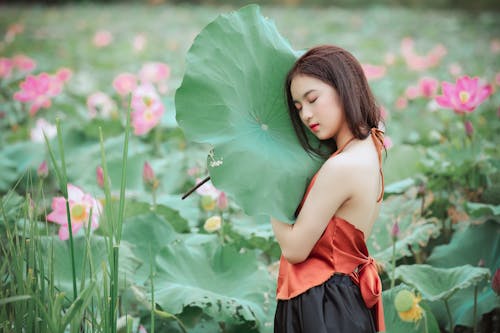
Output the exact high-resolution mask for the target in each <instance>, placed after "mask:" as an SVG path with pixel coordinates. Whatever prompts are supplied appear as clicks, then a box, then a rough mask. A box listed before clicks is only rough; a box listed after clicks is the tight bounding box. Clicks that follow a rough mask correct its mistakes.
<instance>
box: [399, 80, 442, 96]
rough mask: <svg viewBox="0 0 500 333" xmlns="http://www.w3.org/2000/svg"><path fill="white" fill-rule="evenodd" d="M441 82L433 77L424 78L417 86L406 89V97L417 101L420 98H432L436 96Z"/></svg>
mask: <svg viewBox="0 0 500 333" xmlns="http://www.w3.org/2000/svg"><path fill="white" fill-rule="evenodd" d="M438 85H439V82H438V81H437V80H436V79H434V78H432V77H424V78H421V79H420V80H419V81H418V85H417V86H410V87H408V88H407V89H406V93H405V94H406V97H407V98H408V99H415V98H418V97H425V98H432V97H434V96H435V95H436V92H437V89H438Z"/></svg>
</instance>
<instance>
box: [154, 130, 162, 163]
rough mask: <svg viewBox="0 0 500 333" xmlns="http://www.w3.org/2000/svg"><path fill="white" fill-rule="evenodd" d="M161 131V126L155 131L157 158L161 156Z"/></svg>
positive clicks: (155, 152)
mask: <svg viewBox="0 0 500 333" xmlns="http://www.w3.org/2000/svg"><path fill="white" fill-rule="evenodd" d="M160 145H161V130H160V126H159V124H158V125H156V127H155V129H154V139H153V151H154V154H155V155H156V156H160V155H161V154H160Z"/></svg>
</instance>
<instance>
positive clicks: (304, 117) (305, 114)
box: [300, 105, 312, 122]
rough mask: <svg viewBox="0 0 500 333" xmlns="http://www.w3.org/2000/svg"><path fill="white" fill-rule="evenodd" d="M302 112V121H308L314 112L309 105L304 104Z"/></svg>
mask: <svg viewBox="0 0 500 333" xmlns="http://www.w3.org/2000/svg"><path fill="white" fill-rule="evenodd" d="M301 111H302V112H301V113H300V117H301V118H302V121H304V122H308V121H309V120H310V119H311V117H312V112H311V109H310V108H309V107H306V105H303V106H302V110H301Z"/></svg>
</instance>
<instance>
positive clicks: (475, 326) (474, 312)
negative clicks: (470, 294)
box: [472, 284, 477, 333]
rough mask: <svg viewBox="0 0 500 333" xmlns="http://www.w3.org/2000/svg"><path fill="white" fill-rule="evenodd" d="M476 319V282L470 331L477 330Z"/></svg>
mask: <svg viewBox="0 0 500 333" xmlns="http://www.w3.org/2000/svg"><path fill="white" fill-rule="evenodd" d="M476 320H477V284H476V286H475V287H474V311H473V315H472V325H473V326H472V331H473V332H474V333H476V332H477V323H476Z"/></svg>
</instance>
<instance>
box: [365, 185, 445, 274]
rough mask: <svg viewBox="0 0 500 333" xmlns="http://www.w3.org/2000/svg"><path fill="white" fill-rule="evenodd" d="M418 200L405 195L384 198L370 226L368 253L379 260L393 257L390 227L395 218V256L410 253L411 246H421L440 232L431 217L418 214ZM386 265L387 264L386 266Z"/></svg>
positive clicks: (405, 255) (419, 203) (409, 254)
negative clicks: (376, 218)
mask: <svg viewBox="0 0 500 333" xmlns="http://www.w3.org/2000/svg"><path fill="white" fill-rule="evenodd" d="M420 209H421V201H420V200H418V199H415V198H408V197H407V196H404V195H398V196H391V197H389V198H388V199H386V200H385V201H384V204H383V205H382V208H381V210H380V216H379V218H378V220H377V222H376V223H375V225H374V226H373V230H372V234H371V235H370V238H369V239H368V240H367V246H368V249H369V252H370V254H371V255H372V256H373V258H375V259H376V260H377V261H379V262H381V263H389V262H390V261H391V259H392V251H393V249H392V242H393V241H392V236H391V229H392V226H393V225H394V222H395V221H398V224H399V230H400V232H399V236H398V239H397V241H396V259H399V258H402V257H407V256H412V255H413V253H412V252H411V251H410V250H409V248H408V247H409V246H411V247H412V248H413V249H418V248H419V247H424V246H426V245H427V243H428V242H429V240H430V239H431V238H436V237H438V236H439V234H440V227H439V226H438V224H436V223H434V222H433V221H432V220H426V219H424V218H422V217H421V216H420ZM386 267H387V268H389V265H386Z"/></svg>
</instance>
